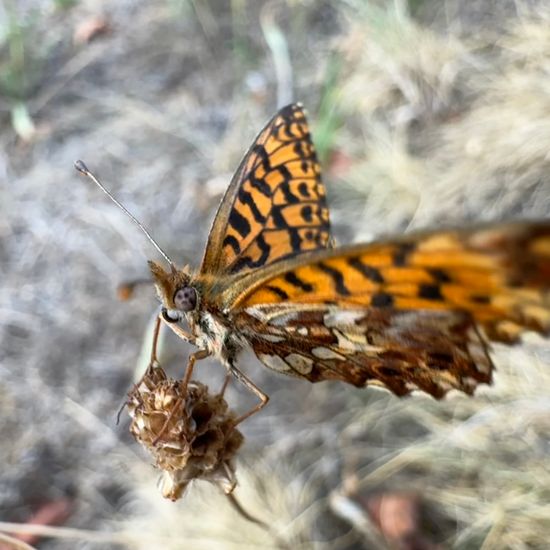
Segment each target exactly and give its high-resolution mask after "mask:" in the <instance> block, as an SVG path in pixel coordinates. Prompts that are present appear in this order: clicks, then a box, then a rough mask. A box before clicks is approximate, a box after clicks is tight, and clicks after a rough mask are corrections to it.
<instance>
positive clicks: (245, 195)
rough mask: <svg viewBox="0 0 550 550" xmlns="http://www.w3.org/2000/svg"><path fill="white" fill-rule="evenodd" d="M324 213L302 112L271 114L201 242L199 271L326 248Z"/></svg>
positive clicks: (231, 269) (256, 264)
mask: <svg viewBox="0 0 550 550" xmlns="http://www.w3.org/2000/svg"><path fill="white" fill-rule="evenodd" d="M329 242H330V222H329V213H328V208H327V205H326V199H325V189H324V186H323V183H322V182H321V176H320V168H319V163H318V162H317V157H316V154H315V150H314V147H313V144H312V142H311V137H310V133H309V128H308V124H307V121H306V117H305V114H304V111H303V109H302V107H301V106H300V105H297V104H296V105H289V106H287V107H285V108H283V109H281V111H279V112H278V113H277V115H275V117H274V118H273V119H272V120H271V121H270V122H269V123H268V124H267V125H266V127H265V128H264V129H263V130H262V131H261V132H260V134H259V136H258V137H257V138H256V141H255V142H254V145H253V146H252V147H251V148H250V150H249V151H248V153H247V154H246V156H245V158H244V159H243V161H242V162H241V165H240V166H239V169H238V170H237V172H236V174H235V176H234V178H233V181H232V182H231V184H230V186H229V189H228V191H227V193H226V195H225V197H224V199H223V201H222V204H221V206H220V208H219V210H218V214H217V216H216V219H215V221H214V225H213V228H212V231H211V234H210V237H209V241H208V245H207V247H206V252H205V257H204V260H203V264H202V268H201V271H202V272H203V273H222V272H223V273H236V272H244V271H249V270H253V269H258V268H260V267H262V266H265V265H268V264H271V263H273V262H276V261H280V260H283V259H285V258H289V257H293V256H295V255H297V254H300V253H302V252H305V251H311V250H317V249H321V248H325V247H327V245H328V244H329Z"/></svg>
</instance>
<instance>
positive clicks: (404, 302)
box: [225, 222, 550, 397]
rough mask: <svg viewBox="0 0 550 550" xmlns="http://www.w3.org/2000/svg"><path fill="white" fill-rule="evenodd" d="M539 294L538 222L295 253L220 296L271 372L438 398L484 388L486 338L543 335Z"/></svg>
mask: <svg viewBox="0 0 550 550" xmlns="http://www.w3.org/2000/svg"><path fill="white" fill-rule="evenodd" d="M549 290H550V223H548V222H540V223H526V224H508V225H500V226H498V225H497V226H486V227H481V228H478V229H474V230H470V231H443V232H431V233H422V234H418V235H409V236H405V237H403V238H401V239H398V240H389V241H381V242H376V243H373V244H369V245H353V246H347V247H341V248H339V249H336V250H324V251H319V252H315V253H312V254H305V255H303V256H302V257H300V258H295V259H293V260H289V261H288V262H285V263H284V265H280V266H279V265H273V266H269V267H267V268H264V269H262V270H261V273H258V272H256V273H255V274H254V277H252V276H247V277H244V278H243V280H242V281H238V282H237V283H234V284H233V285H232V286H231V288H230V289H228V290H227V291H226V293H225V300H226V305H227V307H228V308H229V309H230V310H231V312H232V317H233V320H234V323H235V326H236V328H237V329H238V331H239V332H240V333H242V334H243V335H244V336H245V338H246V339H247V340H248V342H249V343H250V345H251V346H252V348H253V349H254V351H255V352H256V354H257V356H258V357H259V358H260V360H261V361H263V362H264V364H266V365H267V366H269V367H271V368H274V369H275V370H280V371H283V372H287V373H288V374H295V375H298V376H302V377H305V378H307V379H309V380H312V381H317V380H325V379H340V380H345V381H347V382H350V383H352V384H355V385H365V384H369V383H374V384H377V385H382V386H384V387H386V388H389V389H391V390H392V391H394V392H395V393H397V394H398V395H403V394H405V393H407V392H409V391H411V390H412V389H415V388H418V389H422V390H424V391H427V392H428V393H431V394H432V395H434V396H436V397H441V396H442V395H444V393H445V392H446V391H448V390H449V389H451V388H457V389H460V390H462V391H465V392H467V393H471V392H472V391H473V389H474V388H475V386H476V385H477V384H478V383H480V382H489V381H490V380H491V370H492V364H491V360H490V358H489V356H488V354H487V349H486V344H485V341H486V340H487V339H488V340H498V341H504V342H507V343H514V342H516V341H517V340H518V339H519V336H520V334H521V333H522V332H523V331H525V330H528V329H531V330H536V331H539V332H544V333H547V332H548V331H549V329H550V300H549ZM480 329H481V332H480Z"/></svg>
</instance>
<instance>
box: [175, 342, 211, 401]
mask: <svg viewBox="0 0 550 550" xmlns="http://www.w3.org/2000/svg"><path fill="white" fill-rule="evenodd" d="M209 355H210V352H209V351H207V350H205V349H200V350H199V351H196V352H195V353H192V354H191V355H190V356H189V359H188V360H187V367H186V368H185V374H184V375H183V381H182V386H183V391H184V392H185V391H186V390H187V384H189V380H191V376H192V375H193V369H194V368H195V363H196V362H197V361H200V360H201V359H206V358H207V357H208V356H209Z"/></svg>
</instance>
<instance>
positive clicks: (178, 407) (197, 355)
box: [153, 349, 210, 445]
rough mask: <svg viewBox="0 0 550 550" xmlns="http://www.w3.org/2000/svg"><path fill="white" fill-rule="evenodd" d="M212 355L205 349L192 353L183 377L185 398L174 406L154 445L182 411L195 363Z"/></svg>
mask: <svg viewBox="0 0 550 550" xmlns="http://www.w3.org/2000/svg"><path fill="white" fill-rule="evenodd" d="M209 355H210V353H209V352H208V351H207V350H205V349H200V350H199V351H196V352H195V353H192V354H191V355H190V356H189V359H188V360H187V367H186V368H185V374H184V375H183V380H182V393H183V396H182V397H180V398H179V399H178V402H177V403H176V404H175V405H174V407H173V408H172V411H171V412H170V414H169V415H168V418H167V419H166V421H165V422H164V425H163V426H162V428H161V429H160V432H159V433H158V435H157V437H156V438H155V439H154V440H153V445H156V444H157V443H158V442H159V441H160V438H161V437H162V436H163V435H164V432H165V431H166V429H167V428H168V425H169V424H170V422H171V421H172V419H173V418H174V416H175V415H176V414H179V412H180V411H181V407H182V405H183V402H184V400H185V392H186V391H187V384H189V380H191V376H192V375H193V369H194V368H195V362H196V361H199V360H200V359H205V358H206V357H208V356H209Z"/></svg>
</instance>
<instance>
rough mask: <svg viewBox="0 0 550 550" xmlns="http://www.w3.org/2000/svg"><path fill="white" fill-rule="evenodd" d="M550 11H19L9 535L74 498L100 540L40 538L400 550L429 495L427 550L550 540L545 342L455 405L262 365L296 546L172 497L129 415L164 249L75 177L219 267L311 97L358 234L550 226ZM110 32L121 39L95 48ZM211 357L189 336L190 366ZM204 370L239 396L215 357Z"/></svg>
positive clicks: (246, 490) (1, 75)
mask: <svg viewBox="0 0 550 550" xmlns="http://www.w3.org/2000/svg"><path fill="white" fill-rule="evenodd" d="M544 4H545V3H544V2H540V3H537V2H528V1H526V0H515V1H497V0H494V1H488V0H487V1H483V0H480V1H476V2H462V1H458V0H445V1H437V0H416V1H414V2H413V1H411V2H409V3H406V2H404V1H401V2H399V1H395V2H366V1H360V0H347V1H344V0H342V1H337V2H329V1H326V2H314V1H313V0H311V1H291V0H287V1H283V0H280V1H272V2H252V1H249V2H245V1H244V0H240V1H239V0H234V1H232V2H214V1H213V0H212V1H211V2H202V1H201V2H199V1H193V0H187V1H186V0H166V1H160V0H157V1H154V2H150V1H149V2H146V1H141V0H138V1H130V0H119V1H117V2H106V1H104V2H102V1H98V0H82V1H80V0H75V1H74V2H69V1H67V0H65V1H62V0H58V1H53V0H52V1H46V0H43V1H42V2H41V1H40V0H28V1H26V2H13V1H10V0H4V1H3V3H2V4H0V18H1V20H0V24H2V27H1V28H0V39H1V40H2V43H1V50H0V55H1V58H0V117H1V118H0V129H1V133H0V140H1V143H2V147H1V149H0V181H1V187H0V273H1V276H0V277H1V278H0V281H1V284H0V338H1V342H2V346H1V349H0V359H1V362H0V442H1V446H0V464H1V465H2V467H1V468H0V520H2V521H4V522H25V521H28V520H29V518H30V517H31V516H32V514H33V513H35V512H36V511H37V510H40V509H43V508H44V506H46V508H47V505H48V503H52V502H60V501H63V499H69V501H70V502H71V504H70V511H71V514H70V516H69V517H68V519H66V520H65V522H64V527H66V528H69V527H70V528H75V529H78V530H77V531H70V530H68V529H64V530H62V531H60V532H57V533H56V534H55V536H54V537H53V538H49V539H42V541H41V542H39V543H37V544H38V546H39V547H40V548H44V549H52V548H60V549H65V548H67V549H73V548H79V549H88V548H90V549H91V548H120V547H124V548H132V549H142V548H143V549H144V548H147V549H150V548H184V547H185V548H194V549H195V548H197V549H201V548H205V549H211V548H252V547H254V548H267V547H279V546H280V545H281V543H282V542H284V543H285V544H287V545H288V546H290V547H292V548H331V549H332V548H384V547H385V545H387V542H384V541H383V540H382V539H381V538H380V536H379V535H378V534H377V531H376V528H375V527H373V525H372V522H370V523H369V519H368V516H367V515H366V514H365V511H364V508H365V506H364V503H365V502H372V499H373V498H374V496H375V495H378V494H381V493H384V494H395V492H396V491H401V492H404V493H405V494H407V495H416V496H417V497H418V498H420V499H421V501H422V506H423V507H424V516H425V518H424V519H425V522H424V520H423V521H422V522H419V523H421V525H420V526H419V530H420V531H421V533H422V537H424V539H425V540H424V541H423V542H422V544H424V546H419V547H420V548H429V547H434V546H429V544H428V541H431V542H432V543H433V544H436V543H437V544H439V546H438V547H439V548H460V549H470V548H484V549H489V548H499V549H500V548H514V549H527V548H545V547H547V546H546V544H547V541H548V540H550V420H549V419H550V344H549V343H548V342H547V341H544V340H543V339H542V338H538V337H535V336H533V335H529V336H528V337H527V338H526V343H525V344H524V345H523V346H521V347H518V348H514V349H511V350H510V349H507V348H500V347H497V348H496V349H495V361H496V363H497V366H498V372H497V373H496V380H495V384H494V385H493V386H492V387H490V388H483V389H482V390H481V391H479V392H478V393H477V395H476V397H475V398H474V399H469V398H467V397H464V396H461V395H455V396H451V397H450V398H449V399H447V400H445V401H443V402H435V401H433V400H431V399H428V398H414V399H406V400H399V399H397V398H395V397H393V396H390V395H386V394H382V393H379V392H376V391H374V390H358V389H354V388H350V387H345V386H344V385H342V384H336V383H334V384H332V383H325V384H319V385H317V386H311V385H309V384H307V383H305V382H296V381H294V380H292V379H286V378H283V377H280V376H278V375H276V374H273V373H271V372H268V371H267V369H264V368H262V367H261V366H260V365H259V364H258V362H257V361H255V360H253V359H252V358H250V357H247V358H245V359H243V362H242V365H243V367H244V369H245V370H246V371H247V372H248V373H249V374H250V376H251V377H253V379H254V380H255V381H256V382H257V384H258V385H259V386H261V387H262V388H264V389H265V390H267V391H268V392H269V393H270V395H271V398H272V401H271V402H270V404H269V407H268V408H267V409H266V410H265V411H263V412H262V413H261V414H258V415H257V416H255V417H254V418H252V419H250V420H249V421H248V422H246V424H245V425H243V432H244V433H245V435H246V438H247V442H246V445H245V447H244V448H243V452H242V453H241V459H242V460H241V462H239V465H238V476H239V480H240V486H239V489H238V492H237V495H238V497H239V498H240V499H241V500H242V502H243V505H244V506H245V507H246V508H247V509H249V510H251V511H253V512H254V513H255V514H256V515H257V516H259V517H261V518H262V519H264V520H265V521H267V522H269V523H270V524H271V525H272V526H273V532H274V533H276V534H277V537H275V536H274V535H273V534H271V535H268V534H266V533H265V532H264V531H262V530H261V529H259V528H257V527H256V526H254V525H252V524H248V523H246V522H245V521H244V520H243V519H241V518H239V517H238V516H237V515H236V514H235V513H234V512H233V510H232V509H231V508H230V507H229V505H228V504H227V502H226V500H225V499H224V497H223V496H222V495H220V494H218V493H217V492H216V491H215V490H214V489H213V488H211V487H210V486H201V484H200V483H199V484H196V486H195V487H194V488H193V490H192V491H191V492H190V493H189V494H188V495H186V497H185V498H184V499H183V500H182V501H179V502H177V503H175V504H174V503H171V502H165V501H163V500H162V498H161V496H160V494H159V493H158V491H157V489H156V487H155V480H156V477H157V472H156V471H155V470H154V469H153V468H152V467H151V466H150V464H149V463H148V462H147V457H145V456H144V454H143V453H142V452H141V449H140V448H138V446H137V445H136V444H135V442H133V441H132V440H131V438H130V436H129V434H128V433H127V427H128V420H127V418H125V415H123V419H122V422H121V424H120V425H118V426H117V425H116V423H115V417H116V412H117V409H118V408H119V406H120V403H121V402H122V401H123V399H124V396H125V393H126V391H127V389H128V387H129V385H130V384H131V382H132V380H133V379H134V378H135V376H136V373H137V372H139V368H138V367H136V363H138V356H139V349H140V347H141V346H142V341H143V334H144V333H145V331H146V327H147V325H148V322H149V319H150V317H151V315H152V312H153V311H154V310H155V307H156V300H155V298H154V296H153V292H152V291H151V290H150V289H143V290H142V291H139V292H138V293H137V296H136V298H135V299H134V300H133V301H131V302H128V303H121V302H119V301H117V298H116V292H115V290H116V287H117V284H118V283H120V282H121V281H123V280H125V279H128V278H133V277H140V276H145V275H146V274H147V269H146V259H147V258H151V257H155V252H154V250H153V249H152V248H151V247H150V246H149V245H148V243H147V242H146V241H145V240H144V239H143V238H142V236H141V235H140V234H139V232H138V231H137V230H136V228H135V227H134V226H133V225H132V224H131V223H130V222H129V221H128V220H127V219H126V218H125V217H124V216H123V215H122V214H121V213H120V212H119V211H117V210H116V209H115V208H114V206H113V205H112V204H110V203H108V202H107V201H106V200H105V198H104V197H103V195H101V193H100V192H99V190H98V189H96V188H92V187H91V186H90V185H89V184H88V182H86V181H83V180H82V179H81V178H79V177H78V176H77V174H76V173H75V172H74V170H73V167H72V163H73V161H74V160H75V159H77V158H83V159H84V160H85V161H86V162H87V163H88V165H89V166H90V168H93V169H94V170H96V171H97V172H98V173H99V174H100V175H101V176H102V178H103V180H104V182H105V183H106V184H108V186H109V187H110V188H111V189H112V190H114V192H115V193H116V194H117V195H118V197H119V198H120V199H121V200H122V201H123V202H124V204H125V205H126V206H127V207H128V208H129V209H130V210H131V211H132V212H134V213H135V214H136V215H137V216H138V217H139V218H140V220H142V222H143V223H144V224H145V225H146V226H147V227H149V228H150V229H151V231H152V233H153V234H154V236H155V238H156V239H157V240H158V241H159V242H160V243H161V244H162V245H163V246H164V247H165V248H166V249H167V252H168V253H169V254H170V255H171V257H173V258H174V259H175V260H176V262H177V263H179V264H183V263H191V264H192V265H197V263H198V261H199V259H200V257H201V254H202V247H203V244H204V242H205V239H206V235H207V231H208V228H209V224H210V220H211V219H212V217H213V214H214V211H215V208H216V205H217V203H218V201H219V200H220V197H221V194H222V192H223V190H224V188H225V186H226V185H227V183H228V181H229V179H230V176H231V172H232V170H233V169H234V168H235V166H236V165H237V163H238V160H239V157H240V155H242V154H243V152H244V150H245V149H246V146H247V144H248V143H249V142H250V140H251V139H252V138H253V136H254V135H255V133H256V131H257V130H258V129H259V128H260V127H261V125H262V124H263V122H264V121H265V120H266V119H267V118H268V117H269V116H270V115H271V114H272V113H273V112H274V111H275V109H276V107H277V104H278V103H279V104H282V103H285V102H288V101H290V100H300V101H302V102H303V103H304V104H305V105H306V106H307V107H308V110H309V113H310V119H311V122H312V125H313V130H314V137H315V141H316V143H317V146H318V148H319V150H320V151H321V154H322V160H323V166H324V169H325V182H326V185H327V187H328V194H329V199H330V204H331V212H332V217H333V222H334V227H335V232H336V235H337V238H338V240H339V241H340V242H348V241H358V240H364V239H368V238H372V237H374V236H375V235H377V234H381V233H391V232H400V231H405V230H409V229H411V228H418V227H425V226H428V225H438V224H443V223H453V224H456V223H469V222H471V221H472V220H481V219H483V220H488V219H507V218H512V217H514V218H518V217H547V216H548V214H549V206H550V170H549V168H550V153H549V152H550V11H549V10H548V9H547V8H546V9H545V8H544V7H543V6H544ZM99 16H103V17H105V20H106V22H107V23H108V29H104V30H105V31H106V32H105V33H104V34H97V35H94V36H93V37H92V38H93V39H92V40H91V41H87V38H89V36H88V35H87V34H86V33H87V32H88V34H89V29H90V28H92V29H93V26H92V27H86V25H90V23H93V22H94V21H96V18H97V17H99ZM99 28H101V25H99ZM188 351H189V349H188V348H186V347H185V346H184V345H183V344H182V343H180V342H174V341H173V340H171V339H169V338H167V341H166V344H165V346H164V348H163V354H164V357H163V360H164V362H165V363H166V364H167V365H168V364H170V365H171V368H172V371H171V372H173V373H174V374H176V373H177V372H179V371H178V368H180V369H181V365H182V364H183V362H184V359H185V357H186V354H187V353H188ZM200 371H201V377H202V378H203V379H204V380H206V381H207V382H208V383H209V384H212V385H215V384H217V383H220V381H221V375H222V373H221V368H220V367H219V365H216V364H215V363H213V362H208V363H207V364H205V365H201V369H200ZM229 397H230V401H231V403H232V404H233V405H234V406H235V407H237V408H239V409H241V408H244V407H246V406H247V405H248V404H249V400H248V396H247V395H245V394H244V393H243V392H241V391H240V389H237V388H234V387H233V388H232V389H231V391H230V393H229ZM369 499H370V500H369ZM410 547H412V546H403V548H410Z"/></svg>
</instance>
